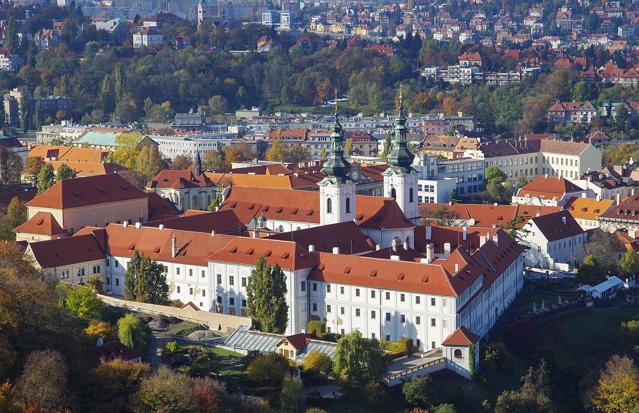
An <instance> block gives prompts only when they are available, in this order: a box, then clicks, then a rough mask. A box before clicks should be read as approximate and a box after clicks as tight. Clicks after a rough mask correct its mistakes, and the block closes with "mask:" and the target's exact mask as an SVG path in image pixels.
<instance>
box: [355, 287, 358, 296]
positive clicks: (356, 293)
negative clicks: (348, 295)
mask: <svg viewBox="0 0 639 413" xmlns="http://www.w3.org/2000/svg"><path fill="white" fill-rule="evenodd" d="M355 297H359V288H356V289H355Z"/></svg>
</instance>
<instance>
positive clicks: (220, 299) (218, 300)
mask: <svg viewBox="0 0 639 413" xmlns="http://www.w3.org/2000/svg"><path fill="white" fill-rule="evenodd" d="M217 303H218V304H222V297H220V296H219V295H218V296H217Z"/></svg>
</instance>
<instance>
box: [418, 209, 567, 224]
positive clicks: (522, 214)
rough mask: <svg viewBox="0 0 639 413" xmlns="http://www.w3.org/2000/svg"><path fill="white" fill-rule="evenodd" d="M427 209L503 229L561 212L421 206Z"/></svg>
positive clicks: (551, 210) (431, 211)
mask: <svg viewBox="0 0 639 413" xmlns="http://www.w3.org/2000/svg"><path fill="white" fill-rule="evenodd" d="M424 208H425V209H426V210H428V211H429V212H430V214H432V213H433V212H434V211H435V210H437V209H438V208H440V209H441V208H445V209H446V210H448V211H451V212H452V213H453V214H454V216H455V217H456V218H458V219H460V220H470V219H473V220H474V224H473V225H474V226H479V227H492V226H493V225H495V226H497V227H501V226H504V225H507V224H508V223H509V222H511V221H513V220H515V219H516V218H519V219H520V225H521V226H523V225H524V224H525V223H526V220H527V219H528V218H530V217H534V216H536V215H537V214H539V215H546V214H550V213H553V212H557V211H560V210H561V208H560V207H548V206H533V205H487V204H452V205H448V204H420V209H424Z"/></svg>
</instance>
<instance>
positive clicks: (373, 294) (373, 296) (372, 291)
mask: <svg viewBox="0 0 639 413" xmlns="http://www.w3.org/2000/svg"><path fill="white" fill-rule="evenodd" d="M371 298H375V290H371Z"/></svg>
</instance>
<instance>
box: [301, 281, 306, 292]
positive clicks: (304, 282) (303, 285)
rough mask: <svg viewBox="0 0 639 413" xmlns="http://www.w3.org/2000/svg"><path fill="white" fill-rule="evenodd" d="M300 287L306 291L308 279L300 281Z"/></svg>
mask: <svg viewBox="0 0 639 413" xmlns="http://www.w3.org/2000/svg"><path fill="white" fill-rule="evenodd" d="M300 288H301V289H302V291H306V281H302V282H301V283H300Z"/></svg>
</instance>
